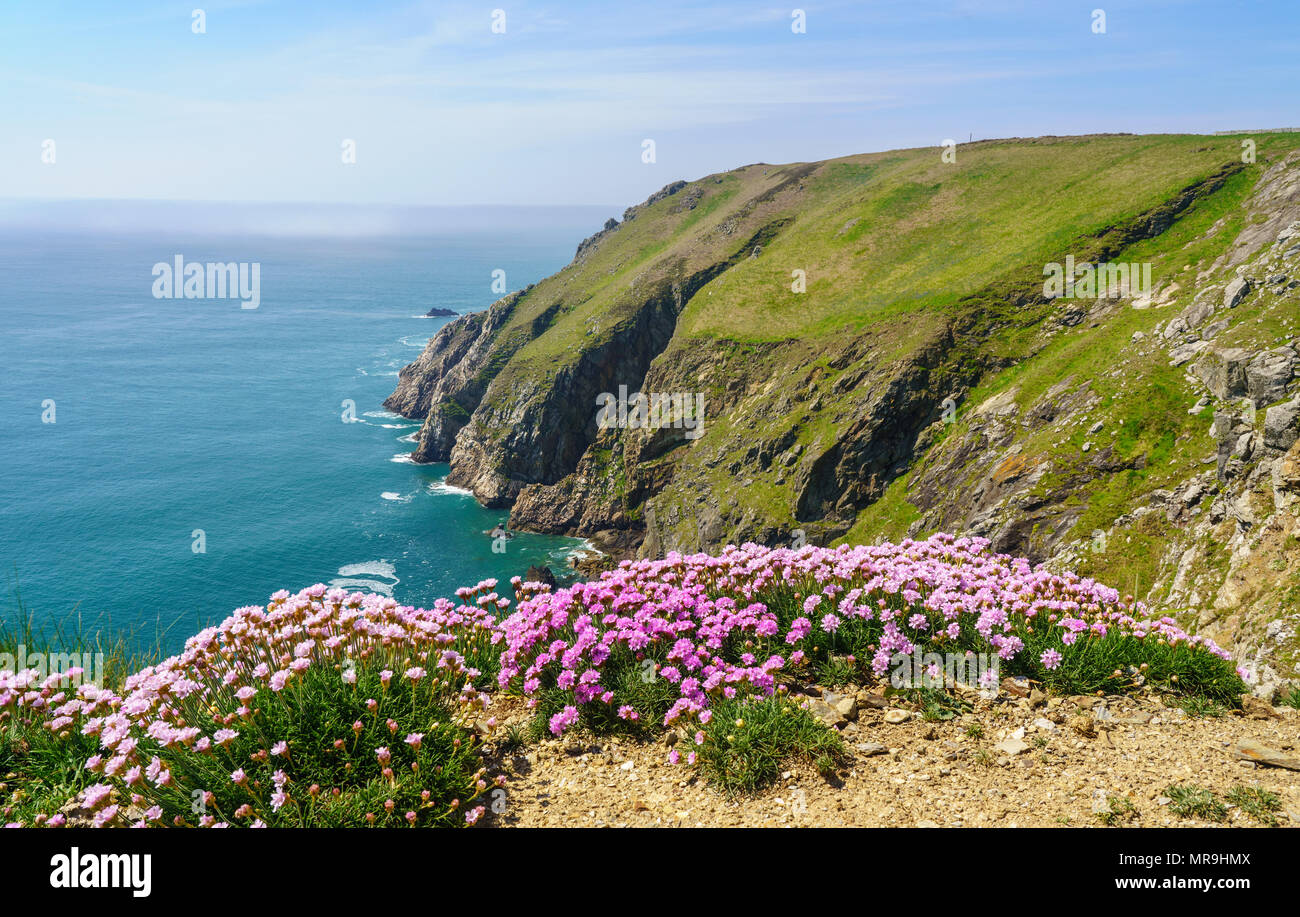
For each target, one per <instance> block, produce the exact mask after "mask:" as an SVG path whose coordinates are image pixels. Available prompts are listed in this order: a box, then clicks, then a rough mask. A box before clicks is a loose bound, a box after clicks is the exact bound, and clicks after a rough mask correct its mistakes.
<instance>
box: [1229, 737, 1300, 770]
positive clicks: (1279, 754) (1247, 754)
mask: <svg viewBox="0 0 1300 917" xmlns="http://www.w3.org/2000/svg"><path fill="white" fill-rule="evenodd" d="M1232 753H1233V755H1234V756H1235V757H1237V758H1239V759H1241V760H1242V761H1249V762H1251V763H1255V764H1267V765H1270V766H1271V767H1282V768H1286V769H1287V770H1291V771H1300V758H1295V757H1292V756H1291V755H1288V754H1286V753H1285V752H1283V751H1280V750H1278V749H1276V748H1270V747H1269V746H1267V745H1262V744H1260V743H1259V742H1256V741H1254V740H1253V739H1242V740H1241V741H1240V742H1238V743H1237V744H1236V745H1234V746H1233V747H1232Z"/></svg>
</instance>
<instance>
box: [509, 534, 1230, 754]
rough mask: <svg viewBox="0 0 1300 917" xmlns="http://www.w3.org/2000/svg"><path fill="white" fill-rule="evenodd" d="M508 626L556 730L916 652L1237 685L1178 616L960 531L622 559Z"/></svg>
mask: <svg viewBox="0 0 1300 917" xmlns="http://www.w3.org/2000/svg"><path fill="white" fill-rule="evenodd" d="M501 630H502V632H503V634H504V641H505V650H504V652H503V653H502V656H501V670H500V674H499V676H498V681H499V683H500V684H501V685H502V686H507V685H513V686H516V687H517V688H518V689H519V690H520V691H522V693H523V694H524V695H525V696H526V697H527V698H528V702H529V703H530V705H533V707H534V709H536V710H537V711H538V714H539V716H541V717H543V718H545V721H546V723H547V726H548V729H549V731H550V732H551V733H553V734H556V735H559V734H562V733H563V732H565V731H566V730H568V729H569V728H571V727H573V726H575V725H577V724H585V725H587V726H590V727H591V728H594V729H623V730H627V729H630V728H634V724H646V723H655V724H658V725H659V726H664V727H666V726H672V725H674V724H678V723H679V722H681V721H692V720H699V721H702V722H707V717H708V715H709V712H710V709H711V708H712V707H713V706H714V705H715V704H716V703H717V702H718V701H719V700H727V701H731V700H734V699H736V698H743V697H746V696H754V697H769V696H771V695H772V694H773V693H774V692H775V691H776V690H777V688H778V685H779V683H780V682H781V681H782V680H783V679H792V678H795V677H800V676H803V677H805V678H807V679H809V680H811V679H814V678H817V677H818V676H819V675H820V674H822V673H823V672H825V671H827V667H828V666H829V665H831V663H832V661H834V664H835V665H837V666H844V665H848V666H849V667H850V668H852V669H853V670H855V672H856V674H857V676H858V678H857V680H859V681H868V680H870V679H872V678H883V677H884V676H885V675H886V674H887V673H888V671H889V670H890V667H891V666H892V665H894V664H895V663H896V659H897V657H898V656H899V655H900V654H902V655H911V654H913V653H914V652H917V651H920V652H921V653H931V652H935V653H957V654H966V653H986V654H990V655H996V657H997V658H998V660H999V661H1000V665H1001V668H1002V671H1003V672H1004V673H1005V674H1024V675H1028V676H1030V677H1033V678H1035V679H1038V680H1040V681H1042V682H1044V683H1046V684H1048V685H1049V686H1052V687H1055V688H1057V689H1059V690H1070V691H1094V690H1102V689H1104V690H1112V691H1114V690H1126V689H1131V688H1133V687H1136V686H1139V685H1142V684H1148V683H1149V684H1153V685H1159V686H1161V687H1166V688H1169V689H1172V690H1178V691H1195V692H1199V693H1206V694H1212V695H1218V696H1222V697H1225V698H1227V697H1232V696H1233V695H1235V694H1236V693H1239V692H1240V690H1241V689H1242V687H1243V685H1242V683H1241V680H1240V677H1239V675H1240V674H1241V673H1238V672H1235V671H1234V669H1233V666H1232V664H1231V663H1230V662H1229V661H1228V659H1229V657H1228V654H1227V653H1226V652H1225V651H1224V650H1222V649H1220V648H1219V647H1218V646H1216V645H1215V644H1214V643H1213V642H1211V641H1209V640H1206V639H1204V638H1202V637H1195V636H1190V635H1188V634H1187V633H1186V632H1185V631H1183V630H1182V629H1181V628H1180V627H1179V626H1178V624H1177V622H1176V621H1175V620H1174V619H1173V618H1169V617H1162V618H1158V619H1152V618H1150V617H1149V616H1148V615H1147V612H1146V610H1145V608H1143V607H1142V606H1141V605H1140V604H1134V603H1133V601H1132V600H1131V599H1128V598H1125V597H1122V596H1120V594H1119V593H1118V592H1117V591H1116V590H1114V589H1112V588H1110V587H1108V586H1104V585H1102V584H1100V583H1096V582H1094V581H1093V580H1090V579H1085V578H1080V577H1078V576H1074V575H1070V574H1056V573H1052V572H1050V571H1048V570H1046V569H1045V568H1042V567H1033V566H1032V565H1031V564H1030V563H1029V562H1028V561H1025V560H1023V559H1017V558H1013V557H1009V556H1006V555H1000V554H995V553H992V552H990V551H989V550H988V541H987V540H986V539H980V538H957V537H954V536H951V535H935V536H933V537H931V538H929V539H928V540H925V541H911V540H908V541H904V542H903V543H901V544H898V545H892V544H886V545H879V546H860V547H849V546H841V547H836V548H821V547H814V546H807V547H804V548H800V549H798V550H791V549H784V548H778V549H771V548H766V547H762V546H759V545H754V544H746V545H744V546H742V547H728V548H726V549H725V550H724V551H723V552H722V553H721V554H720V555H719V556H716V557H714V556H709V555H706V554H695V555H690V556H683V555H681V554H677V553H672V554H669V555H668V556H667V557H666V558H665V559H663V560H644V561H635V562H632V561H624V562H623V563H622V564H620V565H619V567H618V569H617V570H614V571H610V572H607V573H605V574H603V575H602V576H601V578H600V579H599V580H598V581H596V582H591V583H582V584H579V585H575V586H571V587H568V588H565V589H560V590H558V591H555V592H544V593H541V594H536V595H531V596H529V597H527V598H524V599H523V600H522V601H520V602H519V604H518V605H517V607H516V609H515V611H514V613H513V614H511V615H510V616H509V617H508V618H506V619H505V620H504V621H503V622H502V625H501ZM845 660H853V662H852V663H846V662H845ZM1180 675H1181V681H1180V680H1179V678H1180ZM693 731H694V730H693V729H692V732H693Z"/></svg>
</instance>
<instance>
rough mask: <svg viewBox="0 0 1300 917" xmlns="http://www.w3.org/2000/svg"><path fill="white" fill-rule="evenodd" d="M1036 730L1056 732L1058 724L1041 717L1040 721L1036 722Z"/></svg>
mask: <svg viewBox="0 0 1300 917" xmlns="http://www.w3.org/2000/svg"><path fill="white" fill-rule="evenodd" d="M1034 728H1036V729H1039V730H1041V731H1043V732H1056V724H1055V723H1053V722H1052V721H1051V720H1049V719H1047V718H1046V717H1043V716H1040V717H1039V718H1038V719H1036V720H1034Z"/></svg>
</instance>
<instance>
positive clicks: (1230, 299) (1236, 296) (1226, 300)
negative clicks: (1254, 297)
mask: <svg viewBox="0 0 1300 917" xmlns="http://www.w3.org/2000/svg"><path fill="white" fill-rule="evenodd" d="M1249 292H1250V281H1249V280H1247V279H1246V278H1245V277H1238V278H1236V279H1235V280H1233V281H1232V282H1231V283H1229V284H1228V286H1227V287H1226V288H1225V289H1224V291H1223V305H1224V306H1226V307H1227V308H1229V309H1235V308H1236V307H1237V304H1238V303H1239V302H1241V301H1242V300H1243V299H1245V298H1246V294H1247V293H1249Z"/></svg>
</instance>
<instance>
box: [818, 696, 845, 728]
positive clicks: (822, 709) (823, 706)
mask: <svg viewBox="0 0 1300 917" xmlns="http://www.w3.org/2000/svg"><path fill="white" fill-rule="evenodd" d="M808 712H809V713H811V714H812V715H813V716H815V717H816V718H817V719H819V720H821V721H822V722H823V723H825V724H826V725H827V726H830V727H832V728H834V727H836V726H843V725H844V724H845V723H847V722H848V717H846V716H845V715H844V714H842V713H840V711H839V710H837V709H836V708H835V707H834V706H832V705H831V704H828V703H826V701H824V700H822V699H821V698H813V699H812V700H810V701H808Z"/></svg>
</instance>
